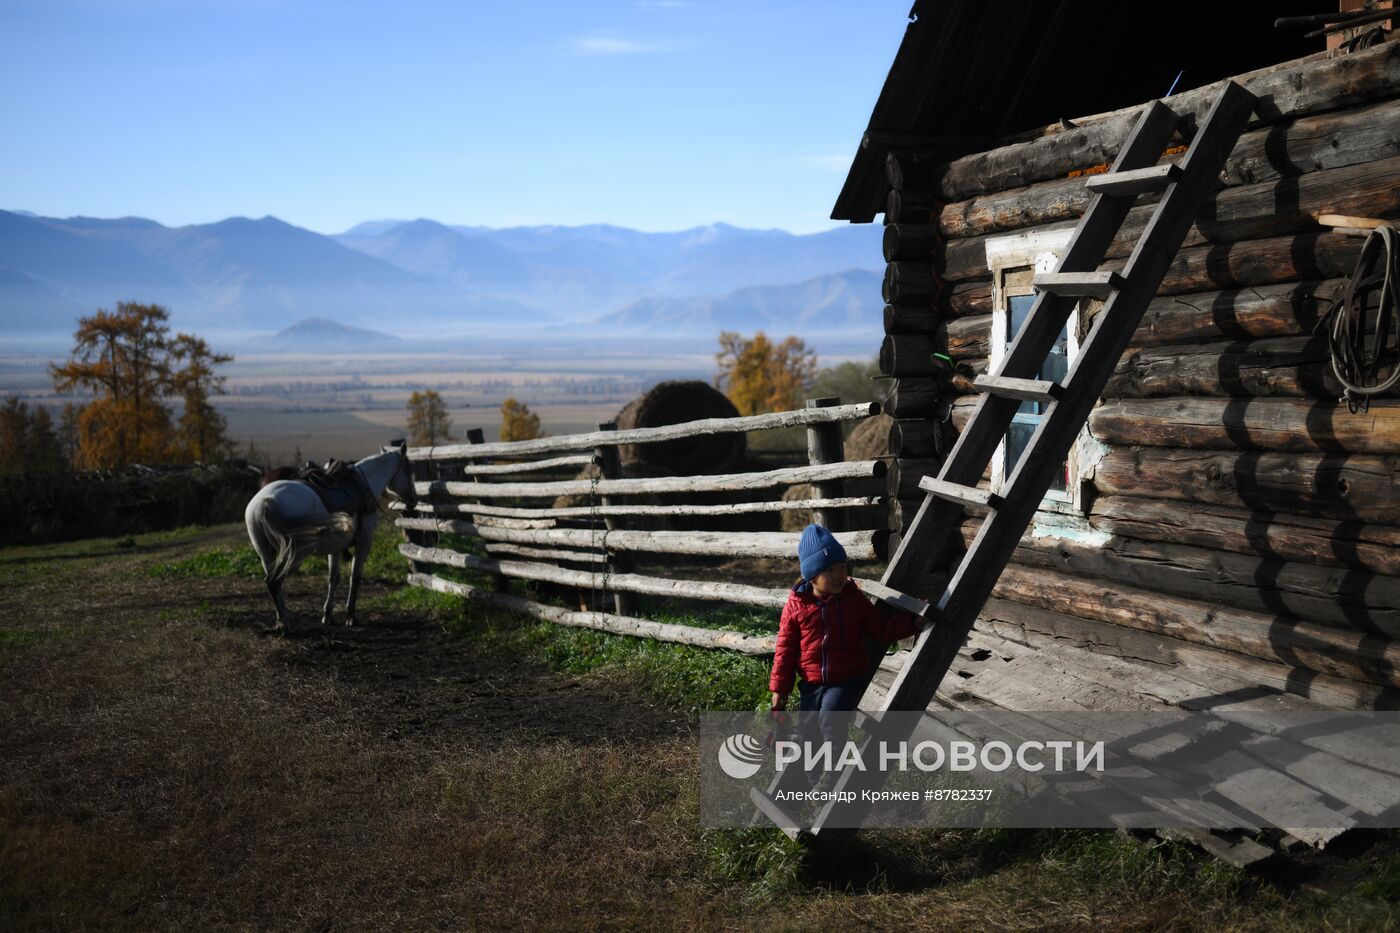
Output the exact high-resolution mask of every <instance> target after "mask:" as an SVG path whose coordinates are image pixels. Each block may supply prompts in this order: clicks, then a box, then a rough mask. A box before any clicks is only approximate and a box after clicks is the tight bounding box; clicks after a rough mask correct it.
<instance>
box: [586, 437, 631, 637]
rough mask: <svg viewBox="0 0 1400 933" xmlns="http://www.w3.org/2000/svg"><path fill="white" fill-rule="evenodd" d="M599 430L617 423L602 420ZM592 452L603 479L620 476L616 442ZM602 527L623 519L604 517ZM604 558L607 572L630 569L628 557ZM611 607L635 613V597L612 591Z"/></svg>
mask: <svg viewBox="0 0 1400 933" xmlns="http://www.w3.org/2000/svg"><path fill="white" fill-rule="evenodd" d="M598 430H599V431H616V430H617V423H616V422H614V421H604V422H603V423H601V424H599V425H598ZM594 453H595V454H596V456H597V457H598V470H599V472H600V473H601V475H602V477H603V479H621V478H622V454H621V453H620V452H619V451H618V448H617V445H616V444H601V445H599V446H598V447H595V448H594ZM601 500H602V504H603V505H611V504H612V501H613V500H612V498H611V497H609V496H602V497H601ZM603 527H604V528H606V529H608V530H609V531H612V530H614V529H619V528H623V527H625V524H624V520H623V519H618V518H611V517H605V518H604V519H603ZM604 559H605V560H607V562H608V572H609V573H627V572H628V571H630V570H631V569H632V567H631V564H632V561H631V559H630V558H628V557H624V556H622V555H618V556H616V557H614V556H612V555H611V554H605V555H604ZM613 609H614V610H615V611H616V612H617V614H618V615H620V616H630V615H635V614H636V612H637V597H636V595H635V594H633V593H618V592H614V593H613Z"/></svg>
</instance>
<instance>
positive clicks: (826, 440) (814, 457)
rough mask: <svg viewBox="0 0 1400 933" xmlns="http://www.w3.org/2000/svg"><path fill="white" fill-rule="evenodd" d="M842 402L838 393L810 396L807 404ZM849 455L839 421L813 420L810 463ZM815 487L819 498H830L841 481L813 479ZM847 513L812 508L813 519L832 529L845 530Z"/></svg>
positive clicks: (809, 429)
mask: <svg viewBox="0 0 1400 933" xmlns="http://www.w3.org/2000/svg"><path fill="white" fill-rule="evenodd" d="M839 404H841V399H840V398H838V397H835V396H828V397H823V398H809V399H807V402H806V407H808V408H829V407H832V406H835V405H839ZM845 459H846V453H845V441H844V440H843V438H842V436H841V426H840V425H837V424H813V425H808V427H807V463H808V464H809V465H811V466H814V467H815V466H823V465H825V464H828V463H840V462H841V461H843V460H845ZM812 491H813V492H814V493H816V495H817V497H818V498H821V499H831V498H835V497H837V496H840V495H841V492H842V488H841V481H840V480H839V479H838V480H829V481H826V482H820V483H813V484H812ZM843 518H844V516H842V515H841V513H840V512H828V511H826V510H825V509H817V510H814V511H813V512H812V521H813V522H815V523H816V524H818V525H821V526H822V527H823V528H826V529H828V530H830V531H843V530H844V529H845V522H844V521H843Z"/></svg>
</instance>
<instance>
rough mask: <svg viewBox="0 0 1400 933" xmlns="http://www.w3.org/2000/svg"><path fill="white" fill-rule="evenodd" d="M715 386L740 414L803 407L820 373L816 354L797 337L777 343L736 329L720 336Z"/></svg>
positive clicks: (716, 357) (760, 333)
mask: <svg viewBox="0 0 1400 933" xmlns="http://www.w3.org/2000/svg"><path fill="white" fill-rule="evenodd" d="M719 347H720V349H719V352H718V353H716V354H715V363H716V364H717V365H718V367H719V372H718V374H717V375H716V377H715V386H716V387H717V388H718V389H720V391H722V392H724V394H725V395H727V396H728V397H729V400H730V401H731V402H733V403H734V407H735V408H737V409H739V414H741V415H758V414H763V413H764V412H770V411H789V410H791V409H794V408H800V407H801V406H802V397H803V394H804V393H805V392H806V391H807V389H808V388H810V386H811V384H812V379H813V377H814V376H815V375H816V372H817V355H816V353H815V352H814V351H812V350H809V349H807V345H806V344H805V343H804V342H803V341H802V340H801V339H799V338H797V337H788V338H786V339H785V340H783V342H782V343H779V344H775V343H773V342H772V341H771V340H769V339H768V335H766V334H765V333H763V331H759V332H758V333H756V334H754V335H753V337H752V338H749V337H745V336H743V335H742V334H739V333H737V332H734V331H723V332H721V333H720V335H719Z"/></svg>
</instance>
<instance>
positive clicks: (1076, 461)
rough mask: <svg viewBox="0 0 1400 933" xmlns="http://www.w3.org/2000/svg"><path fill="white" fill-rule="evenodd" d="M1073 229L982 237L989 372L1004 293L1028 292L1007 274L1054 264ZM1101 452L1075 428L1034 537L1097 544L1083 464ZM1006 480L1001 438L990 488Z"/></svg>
mask: <svg viewBox="0 0 1400 933" xmlns="http://www.w3.org/2000/svg"><path fill="white" fill-rule="evenodd" d="M1073 235H1074V229H1073V228H1070V227H1065V228H1061V229H1058V230H1031V231H1026V232H1021V233H1012V234H1008V235H1006V236H999V237H988V238H987V240H986V246H985V248H986V255H987V268H988V269H990V270H991V273H992V339H991V345H990V354H991V355H990V357H989V359H988V361H987V365H988V368H989V371H994V370H995V369H996V367H997V366H998V365H1000V363H1001V360H1002V359H1003V358H1004V357H1005V355H1006V349H1007V344H1008V338H1007V335H1006V331H1007V317H1008V314H1009V312H1010V305H1009V303H1008V301H1007V299H1008V298H1010V297H1012V296H1015V295H1024V294H1029V293H1030V290H1029V289H1026V288H1023V287H1020V286H1015V287H1008V286H1007V285H1006V278H1007V274H1008V273H1012V272H1018V271H1026V270H1034V271H1036V272H1051V271H1054V269H1055V267H1056V266H1057V265H1058V264H1059V261H1060V256H1061V255H1063V253H1064V251H1065V248H1066V247H1067V246H1068V245H1069V241H1070V238H1071V237H1072V236H1073ZM1083 312H1084V304H1083V302H1081V303H1080V304H1079V305H1077V306H1076V310H1075V313H1074V316H1073V318H1072V322H1071V326H1070V328H1069V334H1068V338H1069V339H1068V343H1069V347H1068V353H1069V358H1068V360H1067V362H1068V363H1069V366H1070V368H1071V369H1072V368H1073V366H1074V362H1075V360H1076V359H1078V357H1079V348H1080V341H1081V340H1082V339H1083V337H1084V334H1085V331H1084V327H1085V324H1086V322H1085V321H1084V320H1083ZM1102 455H1103V447H1102V445H1101V444H1099V442H1098V441H1096V440H1094V439H1093V437H1092V436H1091V435H1090V434H1089V432H1088V428H1087V427H1085V428H1083V429H1081V430H1080V432H1079V437H1078V438H1077V439H1076V441H1075V443H1074V444H1073V445H1072V446H1071V448H1070V452H1069V482H1068V483H1067V489H1066V492H1064V493H1061V492H1057V491H1051V492H1049V493H1048V494H1047V495H1046V497H1045V499H1043V500H1042V501H1041V504H1040V507H1039V509H1038V510H1037V512H1036V518H1035V520H1034V522H1033V525H1032V534H1033V536H1035V537H1044V536H1050V537H1069V538H1073V539H1075V540H1078V541H1081V542H1083V543H1097V544H1101V543H1103V541H1105V540H1107V536H1106V535H1102V534H1101V533H1100V532H1096V531H1094V530H1093V529H1092V528H1090V527H1089V524H1088V522H1087V520H1086V519H1085V517H1084V515H1085V510H1084V494H1083V483H1082V480H1081V477H1082V476H1083V467H1084V466H1086V465H1092V464H1094V463H1096V462H1097V461H1098V460H1099V459H1100V458H1101V457H1102ZM1005 483H1006V442H1005V440H1003V441H1002V442H1001V443H1000V444H998V445H997V450H996V453H995V454H994V455H993V457H992V489H993V490H997V491H1000V490H1001V488H1002V487H1003V486H1004V485H1005Z"/></svg>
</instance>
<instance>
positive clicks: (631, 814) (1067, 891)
mask: <svg viewBox="0 0 1400 933" xmlns="http://www.w3.org/2000/svg"><path fill="white" fill-rule="evenodd" d="M393 547H394V541H393V538H392V534H387V535H386V536H385V537H384V538H383V539H382V540H381V542H380V543H379V545H378V546H377V548H376V551H375V555H374V557H373V558H372V560H371V567H370V572H369V576H368V579H367V582H366V592H365V596H364V600H363V602H362V607H363V608H362V613H361V616H362V622H363V623H364V624H363V625H362V626H361V627H356V628H344V627H336V628H333V629H323V628H322V627H321V626H319V625H318V624H314V623H313V622H312V621H311V618H312V609H313V608H314V606H315V605H316V604H317V602H318V600H319V594H320V591H321V586H322V583H321V579H320V577H319V576H316V575H313V574H311V573H309V572H308V573H304V574H301V575H298V576H296V577H294V578H293V580H292V581H291V585H290V598H291V601H292V604H293V606H294V608H300V609H301V610H302V611H303V625H304V626H305V627H304V628H303V629H302V630H301V631H300V632H299V634H297V635H296V636H295V637H291V638H284V637H281V636H274V635H269V634H266V633H265V632H264V631H263V630H262V626H263V625H264V624H265V623H267V622H268V621H269V620H270V615H271V607H270V603H269V602H268V601H267V599H266V595H265V592H264V590H263V587H262V584H261V581H260V580H259V578H258V576H257V571H256V566H255V564H254V562H253V559H252V555H251V552H249V551H248V550H247V548H246V547H245V546H244V545H243V543H242V541H241V529H239V528H237V527H235V526H226V527H222V528H216V529H187V530H184V531H180V532H171V533H164V534H156V535H146V536H140V537H136V538H126V539H105V540H91V541H84V542H77V543H73V544H67V545H56V546H45V547H28V548H12V549H8V550H4V551H0V929H5V930H28V929H94V928H103V929H132V930H149V929H181V930H183V929H202V928H207V927H214V928H237V929H294V930H333V929H336V930H338V929H376V930H377V929H388V928H395V929H446V928H452V929H462V928H467V929H500V928H521V927H529V928H536V927H543V928H554V929H570V930H592V929H618V928H630V929H655V928H687V929H690V928H713V927H720V928H742V929H830V928H833V927H834V928H851V927H858V926H873V927H875V928H894V927H901V928H903V927H909V928H917V929H948V930H953V929H959V930H961V929H969V928H977V929H1036V928H1057V929H1091V928H1097V929H1137V930H1156V929H1162V928H1178V929H1191V928H1197V929H1241V930H1246V929H1247V930H1265V929H1268V930H1275V929H1297V930H1305V929H1306V930H1311V929H1323V928H1326V929H1394V928H1396V926H1397V923H1398V922H1400V921H1397V913H1396V906H1397V898H1400V862H1397V861H1395V859H1394V857H1393V856H1392V855H1391V854H1390V853H1393V852H1394V851H1395V850H1394V847H1393V846H1388V845H1386V844H1382V845H1379V846H1372V847H1371V848H1370V849H1367V850H1364V851H1361V852H1360V854H1358V855H1356V856H1355V857H1353V858H1352V859H1351V860H1349V861H1342V860H1340V859H1333V860H1332V862H1330V863H1328V864H1321V865H1319V866H1318V868H1317V870H1316V871H1315V872H1314V873H1312V874H1309V875H1308V876H1306V877H1305V878H1302V879H1292V880H1290V881H1289V882H1288V883H1287V884H1284V885H1279V884H1277V883H1275V882H1270V881H1262V880H1258V879H1254V878H1251V877H1246V876H1243V875H1240V874H1239V873H1237V872H1233V871H1231V870H1228V869H1224V868H1221V867H1220V866H1218V865H1215V864H1212V863H1208V862H1202V861H1200V860H1198V858H1197V857H1196V856H1195V855H1194V853H1192V852H1191V851H1189V850H1184V849H1181V848H1178V847H1176V846H1159V847H1155V848H1150V847H1146V846H1144V845H1143V844H1141V843H1138V842H1134V841H1129V840H1125V839H1121V838H1118V837H1115V836H1114V835H1113V834H1111V833H1102V832H1077V833H1076V832H1054V833H1050V832H1044V833H1042V832H1033V831H1016V832H1010V831H982V832H968V831H956V832H953V831H950V832H935V831H918V832H914V831H910V832H901V833H881V834H867V835H865V836H863V837H862V838H861V839H860V840H858V843H857V846H856V848H854V849H853V851H852V857H851V859H850V862H849V864H848V865H847V867H846V868H845V869H844V870H843V872H842V873H841V874H840V875H839V876H837V877H834V878H818V877H815V876H812V875H811V874H809V872H808V869H807V868H806V867H805V863H804V862H803V861H802V859H801V857H800V853H798V852H796V851H794V850H793V849H792V847H791V846H789V845H788V844H787V843H786V842H785V840H783V839H782V837H781V836H778V835H777V834H776V833H773V832H771V831H748V832H718V831H705V830H702V829H701V828H700V827H699V826H698V825H697V801H696V793H697V790H696V780H697V778H696V769H695V763H694V754H695V745H694V739H693V736H692V730H693V729H694V724H695V713H696V710H698V709H704V708H752V707H753V706H754V705H756V704H757V703H758V702H761V698H762V696H763V690H764V680H763V673H764V669H765V666H764V664H763V662H762V661H761V660H756V659H749V658H740V657H737V656H733V655H727V654H724V653H721V652H707V651H704V650H702V649H691V648H684V647H680V646H668V645H660V644H656V643H652V642H644V641H641V640H637V639H628V638H623V637H618V636H606V635H602V634H600V633H593V632H584V631H578V630H571V629H560V628H557V627H551V626H548V625H543V624H539V623H533V622H527V621H522V620H519V619H512V618H490V617H483V616H481V615H480V614H476V613H473V614H469V615H464V614H463V611H462V608H461V607H460V605H459V604H457V603H454V602H453V601H452V600H450V599H446V598H439V597H436V596H432V595H430V594H425V593H422V592H421V591H416V590H404V589H403V588H402V587H400V586H399V585H398V583H397V582H396V581H397V580H398V579H400V578H401V576H400V575H401V574H402V565H401V564H399V563H398V562H397V558H396V556H395V555H394V550H393ZM768 622H771V620H762V619H760V620H755V621H751V622H749V623H745V624H751V625H761V624H767V623H768ZM701 623H702V624H703V620H701ZM1329 865H1330V867H1328V866H1329ZM1338 866H1342V867H1340V868H1339V867H1338Z"/></svg>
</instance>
